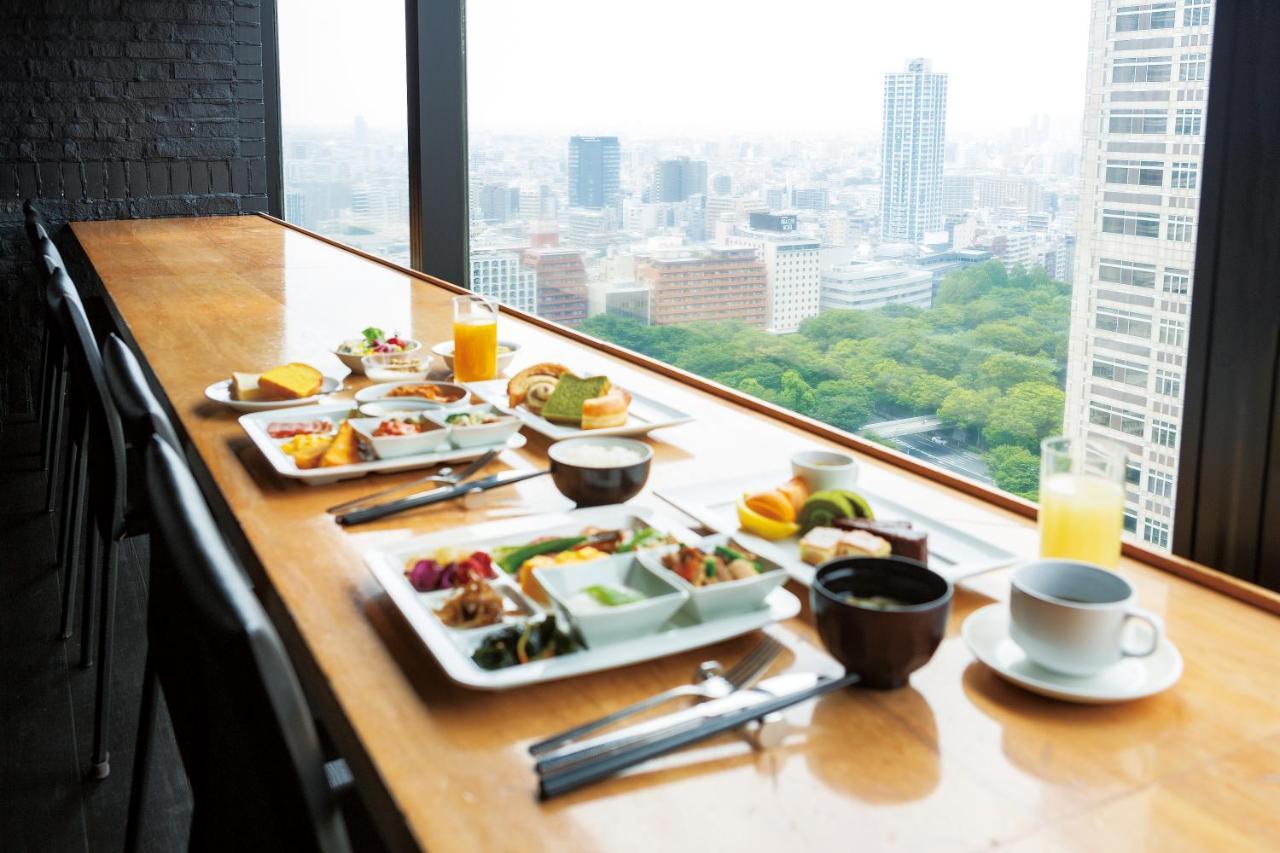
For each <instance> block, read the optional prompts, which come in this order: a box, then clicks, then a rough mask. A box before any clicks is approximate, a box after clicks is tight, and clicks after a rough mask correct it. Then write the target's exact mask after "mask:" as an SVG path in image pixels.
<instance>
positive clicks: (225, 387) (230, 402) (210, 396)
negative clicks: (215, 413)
mask: <svg viewBox="0 0 1280 853" xmlns="http://www.w3.org/2000/svg"><path fill="white" fill-rule="evenodd" d="M341 390H342V380H341V379H334V378H333V377H332V376H326V377H324V381H322V382H321V383H320V393H319V394H312V395H311V396H310V397H301V398H299V399H297V400H263V401H262V402H255V401H252V400H235V399H232V397H231V380H230V379H223V380H222V381H221V382H215V383H213V384H212V385H210V386H209V387H208V388H206V389H204V396H205V399H206V400H212V401H213V402H215V403H219V404H221V405H223V406H226V407H227V408H229V409H235V410H236V411H237V412H266V411H270V410H271V409H288V408H291V407H293V406H307V405H310V404H311V403H317V402H319V401H320V398H321V397H323V396H324V395H325V394H332V393H333V392H334V391H341Z"/></svg>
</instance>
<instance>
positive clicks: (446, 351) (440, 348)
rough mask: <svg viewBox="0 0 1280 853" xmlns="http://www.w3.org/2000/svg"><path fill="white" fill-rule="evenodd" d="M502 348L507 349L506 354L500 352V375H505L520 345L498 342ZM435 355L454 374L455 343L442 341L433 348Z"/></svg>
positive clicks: (512, 342)
mask: <svg viewBox="0 0 1280 853" xmlns="http://www.w3.org/2000/svg"><path fill="white" fill-rule="evenodd" d="M498 346H499V347H500V348H502V347H505V348H506V350H507V351H506V352H502V351H501V349H499V351H498V373H503V372H505V371H506V369H507V368H508V367H510V366H511V362H512V360H513V359H514V358H515V357H516V353H517V352H519V351H520V345H519V344H518V343H516V342H515V341H498ZM431 352H432V354H433V355H438V356H440V359H441V360H442V361H444V366H445V367H447V368H448V369H449V372H450V373H453V341H441V342H440V343H438V344H436V345H435V346H433V347H432V348H431Z"/></svg>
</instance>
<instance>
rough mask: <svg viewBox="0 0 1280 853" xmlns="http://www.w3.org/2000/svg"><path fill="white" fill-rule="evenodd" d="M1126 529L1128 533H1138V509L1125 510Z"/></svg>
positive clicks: (1127, 508)
mask: <svg viewBox="0 0 1280 853" xmlns="http://www.w3.org/2000/svg"><path fill="white" fill-rule="evenodd" d="M1124 529H1125V531H1126V532H1127V533H1137V532H1138V511H1137V510H1136V509H1130V508H1129V507H1125V508H1124Z"/></svg>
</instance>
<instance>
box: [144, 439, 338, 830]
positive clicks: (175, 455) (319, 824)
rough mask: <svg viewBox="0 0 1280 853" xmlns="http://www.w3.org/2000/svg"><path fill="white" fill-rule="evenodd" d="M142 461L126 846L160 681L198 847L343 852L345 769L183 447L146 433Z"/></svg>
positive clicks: (145, 769) (147, 749)
mask: <svg viewBox="0 0 1280 853" xmlns="http://www.w3.org/2000/svg"><path fill="white" fill-rule="evenodd" d="M145 468H146V474H145V476H146V484H147V493H148V497H149V502H150V505H151V506H152V507H153V512H154V519H153V520H154V526H155V529H156V530H155V535H154V537H153V542H152V551H153V553H154V554H155V557H154V558H153V565H154V566H155V573H154V574H153V576H152V581H151V585H150V594H149V599H148V603H147V641H148V642H147V663H146V670H145V676H144V682H143V691H144V692H143V698H142V714H141V718H140V720H139V730H138V749H137V752H136V753H135V754H134V773H133V787H132V791H131V793H130V803H129V819H128V824H127V829H126V832H125V849H126V850H130V851H131V850H135V849H136V847H137V840H138V831H139V825H140V819H141V816H142V811H143V805H144V802H143V800H144V797H145V794H146V774H147V764H148V756H149V752H150V742H151V738H152V736H153V729H154V715H155V703H156V700H157V695H156V691H157V688H163V690H164V696H165V701H166V703H167V704H168V707H169V713H170V716H171V717H172V720H173V729H174V734H175V736H176V738H177V741H178V749H179V751H180V753H181V755H182V762H183V765H184V767H185V768H186V770H187V775H188V777H189V779H190V781H191V790H192V797H193V800H194V812H193V815H192V822H191V849H192V850H321V851H346V850H349V849H350V843H349V841H348V838H347V834H346V828H345V824H344V821H343V819H342V816H341V813H340V811H339V808H338V794H339V793H340V792H341V791H342V790H344V789H345V788H348V787H349V785H350V782H349V777H348V778H347V779H346V780H343V781H341V782H338V783H337V784H335V783H334V782H331V781H330V773H329V771H330V770H331V768H330V767H327V766H326V764H325V763H324V760H323V758H322V754H321V750H320V743H319V739H318V737H317V732H316V729H315V727H314V725H313V724H312V720H311V714H310V711H309V709H308V708H307V704H306V700H305V698H304V697H303V695H302V690H301V687H300V685H299V684H298V679H297V676H296V674H295V673H294V670H293V667H292V666H291V665H290V663H289V659H288V657H287V656H286V654H285V651H284V647H283V645H282V644H281V642H280V637H279V636H278V635H277V634H276V631H275V629H274V627H273V626H272V624H271V622H270V620H269V619H268V618H267V614H266V612H265V611H264V610H263V609H262V605H261V604H259V602H258V600H257V598H255V597H254V595H253V592H252V590H250V588H249V586H248V584H247V583H246V582H245V580H244V576H243V574H242V570H241V568H240V567H239V565H238V563H237V562H236V561H235V559H234V558H233V557H232V555H231V553H230V551H229V550H228V548H227V546H226V544H225V543H224V542H223V540H222V537H221V535H220V534H219V532H218V529H217V527H216V525H215V523H214V520H213V516H212V515H211V514H210V512H209V509H208V507H207V505H206V504H205V502H204V498H203V496H202V495H201V493H200V489H199V487H198V486H197V485H196V482H195V479H194V478H193V477H192V475H191V473H190V471H189V470H187V467H186V465H185V463H184V460H183V458H182V456H181V455H180V454H179V452H178V451H177V450H175V449H174V448H173V447H171V446H170V445H169V444H168V443H167V442H166V441H164V440H163V439H161V438H159V437H158V436H155V437H152V439H151V441H150V443H149V444H148V446H147V450H146V454H145ZM336 764H337V765H340V767H341V769H342V770H343V771H345V764H342V763H341V762H336ZM335 775H336V774H335Z"/></svg>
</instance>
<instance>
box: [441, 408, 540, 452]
mask: <svg viewBox="0 0 1280 853" xmlns="http://www.w3.org/2000/svg"><path fill="white" fill-rule="evenodd" d="M471 412H474V413H476V414H488V413H489V412H492V413H493V414H495V415H498V416H499V417H501V420H499V421H497V422H495V423H491V424H478V425H476V426H457V425H456V424H450V423H449V422H448V418H451V417H453V416H454V415H460V414H466V413H471ZM427 417H428V418H430V419H431V420H432V421H434V422H435V423H438V424H440V425H441V426H445V427H448V429H449V441H450V442H452V443H453V446H454V447H482V446H488V445H493V444H497V443H499V442H502V441H506V440H507V439H508V438H510V437H511V436H513V435H515V434H516V433H518V432H519V431H520V427H522V426H524V424H523V423H522V422H521V421H520V419H519V418H516V417H512V416H511V415H509V414H507V413H506V412H504V411H502V410H501V409H495V408H494V407H493V406H490V405H489V404H488V403H485V404H483V405H480V406H467V407H466V408H465V409H450V410H449V411H447V412H441V411H438V410H437V411H435V412H431V413H429V414H428V415H427Z"/></svg>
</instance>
